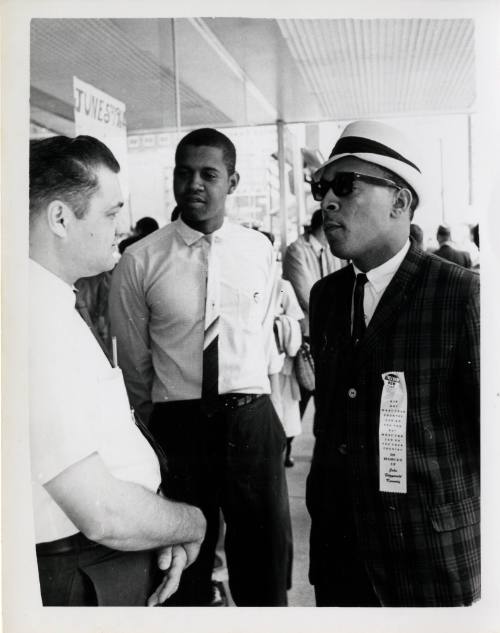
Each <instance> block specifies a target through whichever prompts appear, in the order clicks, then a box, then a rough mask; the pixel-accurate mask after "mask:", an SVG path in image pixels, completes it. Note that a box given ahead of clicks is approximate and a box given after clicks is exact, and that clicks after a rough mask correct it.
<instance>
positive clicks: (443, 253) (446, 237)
mask: <svg viewBox="0 0 500 633" xmlns="http://www.w3.org/2000/svg"><path fill="white" fill-rule="evenodd" d="M436 239H437V241H438V244H439V248H438V249H437V250H436V251H434V255H437V256H438V257H442V258H443V259H447V260H448V261H449V262H453V263H454V264H458V265H459V266H463V267H464V268H471V258H470V255H469V253H468V252H467V251H460V250H458V249H457V248H455V247H454V244H453V242H452V240H451V229H450V228H449V227H448V226H445V225H444V224H440V225H439V227H438V230H437V233H436Z"/></svg>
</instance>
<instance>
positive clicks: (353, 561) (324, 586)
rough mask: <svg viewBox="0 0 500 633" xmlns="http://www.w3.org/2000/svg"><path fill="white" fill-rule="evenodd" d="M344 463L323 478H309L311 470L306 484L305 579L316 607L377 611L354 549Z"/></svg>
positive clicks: (375, 599) (350, 496)
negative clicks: (307, 547) (308, 532)
mask: <svg viewBox="0 0 500 633" xmlns="http://www.w3.org/2000/svg"><path fill="white" fill-rule="evenodd" d="M334 450H335V449H334ZM347 459H349V458H348V456H344V457H340V456H338V458H337V465H336V467H335V468H332V470H331V471H329V474H328V475H327V476H326V475H325V478H323V477H322V478H321V479H318V478H317V476H314V477H313V476H312V475H313V469H311V475H310V476H309V479H308V481H307V494H306V499H307V505H308V508H309V511H310V514H311V553H310V561H311V566H310V573H309V577H310V581H311V583H312V584H313V585H314V591H315V596H316V606H318V607H380V606H381V605H380V600H379V599H378V597H377V595H376V593H375V591H374V589H373V585H372V582H371V580H370V577H369V576H368V573H367V571H366V568H365V565H364V562H363V560H362V557H361V556H360V552H359V548H358V543H357V537H356V524H355V520H354V508H353V494H352V491H351V488H350V480H351V478H350V474H349V472H348V470H347V462H346V460H347ZM330 478H331V479H330ZM329 481H331V484H329V483H328V482H329ZM333 490H335V494H332V491H333Z"/></svg>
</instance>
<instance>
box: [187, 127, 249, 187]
mask: <svg viewBox="0 0 500 633" xmlns="http://www.w3.org/2000/svg"><path fill="white" fill-rule="evenodd" d="M187 145H192V146H194V147H201V146H202V145H204V146H206V147H218V148H219V149H220V150H221V151H222V160H223V161H224V164H225V165H226V169H227V173H228V174H229V175H230V176H232V175H233V174H234V172H235V170H236V148H235V146H234V144H233V142H232V141H231V140H230V139H229V138H228V137H227V136H226V135H225V134H222V132H219V131H218V130H215V129H214V128H211V127H204V128H200V129H199V130H193V131H192V132H189V134H186V136H184V137H183V138H182V139H181V140H180V141H179V144H178V145H177V149H176V150H175V162H176V163H177V160H178V158H179V154H180V152H181V151H182V150H183V149H184V148H185V147H186V146H187Z"/></svg>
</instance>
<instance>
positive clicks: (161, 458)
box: [75, 294, 168, 485]
mask: <svg viewBox="0 0 500 633" xmlns="http://www.w3.org/2000/svg"><path fill="white" fill-rule="evenodd" d="M75 308H76V310H77V311H78V312H79V314H80V316H81V317H82V319H83V320H84V321H85V323H86V324H87V325H88V326H89V329H90V331H91V332H92V334H93V335H94V338H95V339H96V341H97V342H98V343H99V345H100V346H101V349H102V351H103V352H104V354H105V355H106V358H107V359H108V360H109V363H110V365H111V366H113V361H112V359H111V357H110V355H109V351H108V350H107V349H106V346H105V345H104V342H103V341H102V339H101V337H100V336H99V333H98V332H97V330H96V328H95V326H94V324H93V323H92V319H91V318H90V313H89V311H88V308H87V304H86V303H85V301H84V300H83V299H81V298H80V297H78V294H77V295H76V303H75ZM132 411H133V414H134V420H135V424H136V426H137V428H138V429H139V431H140V432H141V433H142V434H143V435H144V437H145V438H146V440H147V441H148V442H149V444H150V445H151V448H152V449H153V450H154V452H155V453H156V457H157V458H158V462H159V464H160V472H161V481H162V484H163V485H165V483H166V481H167V473H168V467H167V457H166V455H165V453H164V452H163V449H162V448H161V446H160V445H159V444H158V443H157V442H156V440H155V439H154V437H153V436H152V434H151V432H150V430H149V429H148V427H147V426H146V425H145V424H144V422H143V421H142V420H141V419H140V417H139V416H138V415H137V413H136V412H135V411H134V410H133V409H132Z"/></svg>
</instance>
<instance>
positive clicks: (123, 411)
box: [98, 367, 132, 437]
mask: <svg viewBox="0 0 500 633" xmlns="http://www.w3.org/2000/svg"><path fill="white" fill-rule="evenodd" d="M98 385H99V392H100V407H99V410H100V416H99V417H100V422H101V432H102V433H103V434H104V433H106V434H108V435H110V436H111V437H113V436H114V433H115V432H116V431H117V430H120V428H123V424H124V423H125V424H131V423H132V413H131V410H130V405H129V401H128V397H127V391H126V389H125V383H124V381H123V375H122V371H121V369H120V368H119V367H114V368H111V367H110V368H109V370H108V371H106V372H105V373H104V374H103V375H102V376H100V377H99V380H98Z"/></svg>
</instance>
